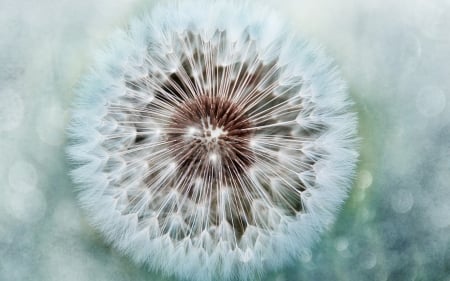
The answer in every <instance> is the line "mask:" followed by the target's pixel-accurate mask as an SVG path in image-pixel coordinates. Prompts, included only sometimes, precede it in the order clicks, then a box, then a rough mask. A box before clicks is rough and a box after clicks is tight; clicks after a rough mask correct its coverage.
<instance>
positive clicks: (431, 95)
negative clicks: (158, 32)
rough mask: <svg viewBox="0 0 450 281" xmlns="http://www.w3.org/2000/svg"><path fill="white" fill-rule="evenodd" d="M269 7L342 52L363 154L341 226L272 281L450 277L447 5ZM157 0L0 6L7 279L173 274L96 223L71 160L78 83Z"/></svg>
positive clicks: (355, 0) (331, 50)
mask: <svg viewBox="0 0 450 281" xmlns="http://www.w3.org/2000/svg"><path fill="white" fill-rule="evenodd" d="M269 2H272V4H271V5H273V6H274V8H275V9H278V10H279V13H280V14H281V15H283V16H285V17H286V18H288V19H289V20H290V21H291V22H292V23H293V25H294V26H295V28H296V29H297V30H298V31H299V32H301V33H302V34H303V35H304V36H305V37H307V38H309V39H311V40H312V41H313V42H315V43H320V44H321V45H322V46H324V48H325V49H326V51H327V53H328V54H329V55H330V56H331V57H334V58H335V59H336V64H337V65H338V66H339V67H340V69H341V71H342V75H343V77H344V78H345V80H347V82H348V86H349V91H350V93H351V96H352V97H353V99H354V101H355V107H354V109H355V111H357V112H358V115H359V119H360V123H359V135H360V137H361V157H360V161H359V167H358V171H357V178H356V179H355V184H354V187H353V189H352V192H351V194H350V198H349V200H348V201H347V203H346V204H345V205H344V207H343V209H342V211H341V213H340V216H339V218H338V220H337V222H336V224H335V225H334V227H333V228H332V229H331V230H330V231H329V232H327V233H325V234H324V235H323V237H322V239H321V240H320V241H318V242H317V243H316V245H315V247H314V248H313V249H311V251H308V252H305V253H304V255H303V256H302V258H301V259H300V260H299V261H298V262H296V266H294V267H291V268H286V269H285V270H283V271H280V272H274V273H271V274H268V275H267V276H263V278H262V279H263V280H276V281H291V280H350V281H353V280H358V281H359V280H380V281H385V280H392V281H397V280H442V281H450V234H449V233H450V141H449V140H450V105H449V104H448V103H449V102H450V101H449V100H450V63H449V62H450V36H449V35H450V1H448V0H436V1H429V0H410V1H409V0H394V1H387V0H385V1H376V0H364V1H359V0H342V1H339V2H337V1H325V0H318V1H317V0H302V1H294V0H289V1H287V0H284V1H278V2H276V1H275V0H273V1H269ZM152 5H153V3H149V1H140V0H118V1H106V0H99V1H95V2H94V1H85V0H80V1H52V0H42V1H33V2H32V1H8V0H0V38H1V39H0V280H5V281H10V280H14V281H15V280H33V281H40V280H45V281H47V280H58V281H60V280H64V281H72V280H73V281H75V280H77V281H79V280H81V281H84V280H96V281H103V280H105V281H106V280H108V281H109V280H134V281H139V280H170V279H166V278H164V277H162V276H161V275H158V274H157V273H151V272H148V271H147V270H146V269H145V268H143V267H139V266H136V265H134V264H133V263H132V262H131V261H130V260H129V259H128V258H127V257H124V256H122V255H120V254H119V253H118V252H117V251H116V250H114V249H111V248H110V247H109V246H108V245H106V244H105V243H104V241H103V239H102V237H101V236H100V234H99V233H97V232H96V231H95V230H94V229H93V228H92V227H91V226H90V225H89V224H88V223H87V221H86V219H85V218H84V216H83V214H82V212H81V211H80V209H79V208H78V206H77V203H76V195H75V193H74V189H73V185H72V183H71V181H70V179H69V177H68V175H67V173H68V165H67V162H66V159H65V155H64V146H65V141H66V139H65V134H64V130H65V126H66V123H67V120H68V117H69V113H70V112H69V107H70V104H71V101H72V98H73V95H74V88H75V87H76V85H77V81H78V79H79V78H80V76H81V75H82V74H83V73H84V72H85V71H86V70H87V69H88V68H89V65H90V63H91V61H92V58H93V56H94V55H95V51H96V50H97V49H99V48H101V47H102V46H104V44H105V42H106V40H107V39H108V37H109V35H110V34H111V33H113V32H114V30H115V29H116V28H120V27H124V26H125V24H126V23H127V22H128V20H129V19H130V18H131V17H133V16H136V15H140V14H142V13H144V11H145V10H150V9H151V6H152Z"/></svg>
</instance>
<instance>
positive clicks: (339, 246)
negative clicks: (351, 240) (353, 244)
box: [334, 237, 348, 252]
mask: <svg viewBox="0 0 450 281" xmlns="http://www.w3.org/2000/svg"><path fill="white" fill-rule="evenodd" d="M334 247H335V248H336V250H338V251H339V252H342V251H345V250H347V249H348V239H347V238H345V237H340V238H337V239H336V242H335V244H334Z"/></svg>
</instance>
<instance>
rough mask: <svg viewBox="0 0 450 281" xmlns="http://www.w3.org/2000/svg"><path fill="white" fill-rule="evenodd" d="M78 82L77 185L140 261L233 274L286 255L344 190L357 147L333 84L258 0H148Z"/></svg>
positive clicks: (339, 88) (302, 247)
mask: <svg viewBox="0 0 450 281" xmlns="http://www.w3.org/2000/svg"><path fill="white" fill-rule="evenodd" d="M81 84H82V85H81V87H80V89H79V91H78V98H77V100H76V102H75V106H74V110H73V115H72V121H71V124H70V128H69V135H70V144H69V147H68V154H69V157H70V159H71V160H72V161H73V162H74V163H75V167H74V169H73V170H72V177H73V180H74V182H76V183H77V186H78V187H79V200H80V202H81V205H82V206H83V207H84V209H85V210H86V212H87V214H88V216H89V218H90V219H91V221H92V223H93V224H94V225H95V226H96V227H97V228H98V229H99V230H100V231H101V232H102V233H103V234H104V236H105V237H106V239H107V240H108V241H109V242H110V243H112V244H113V245H114V246H115V247H116V248H117V249H119V250H120V251H122V252H124V253H126V254H128V255H129V256H131V257H132V258H133V259H134V260H135V261H137V262H138V263H144V264H146V265H148V266H149V267H150V268H151V269H152V270H158V271H162V272H163V273H165V274H168V275H175V276H178V277H180V278H186V279H192V280H218V279H222V280H230V279H239V280H243V279H248V278H251V277H254V276H255V275H260V274H262V273H263V272H265V271H267V270H274V269H276V268H279V267H282V266H285V265H287V264H289V263H292V262H294V261H295V260H296V258H297V257H299V256H300V255H301V254H302V253H304V252H305V251H308V249H309V248H310V246H311V244H312V243H313V242H314V241H315V240H317V238H318V237H319V235H320V233H321V232H323V231H324V230H325V229H326V228H327V227H328V226H329V225H330V224H331V223H332V222H333V220H334V218H335V216H336V212H337V209H338V208H339V206H340V205H341V204H342V202H343V200H344V199H345V198H346V195H347V192H348V189H349V188H350V184H351V178H352V175H353V170H354V167H355V162H356V158H357V153H356V151H355V134H356V133H355V132H356V118H355V115H354V114H353V113H352V112H351V111H350V108H349V107H350V106H351V102H350V101H349V99H348V96H347V93H346V88H345V84H344V83H343V81H342V80H341V79H340V78H339V76H338V74H337V73H336V70H335V68H334V66H333V64H332V62H331V60H330V59H327V58H326V57H325V56H324V55H323V54H322V52H321V51H320V50H318V49H317V48H315V47H313V46H311V45H310V44H308V43H307V42H305V41H304V40H302V39H301V38H299V36H298V35H295V34H293V33H292V32H291V31H290V30H289V26H288V25H287V24H285V23H284V22H283V21H281V20H280V19H279V18H278V17H277V16H276V15H274V14H273V13H272V12H270V11H269V10H268V9H266V8H261V7H255V6H253V4H250V3H248V2H243V3H237V2H232V3H226V2H225V1H213V2H206V1H197V2H191V1H186V2H177V3H175V4H166V5H161V6H158V7H156V8H155V9H154V10H153V12H152V14H151V15H149V16H148V17H144V18H142V19H138V20H135V21H133V22H132V23H131V24H130V25H129V27H128V29H127V30H126V31H120V32H118V33H117V34H116V36H115V37H114V38H113V39H112V40H111V43H110V45H109V47H108V49H106V50H104V51H103V52H102V53H100V54H99V55H98V58H97V61H96V64H95V65H94V67H93V69H92V71H91V72H90V73H89V74H88V75H87V76H86V77H85V79H84V80H83V81H82V83H81Z"/></svg>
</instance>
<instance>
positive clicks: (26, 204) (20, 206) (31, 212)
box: [4, 188, 47, 223]
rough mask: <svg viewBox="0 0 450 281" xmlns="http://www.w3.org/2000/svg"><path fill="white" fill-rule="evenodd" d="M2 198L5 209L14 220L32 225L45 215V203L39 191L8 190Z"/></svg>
mask: <svg viewBox="0 0 450 281" xmlns="http://www.w3.org/2000/svg"><path fill="white" fill-rule="evenodd" d="M4 196H5V201H4V204H5V209H6V211H7V212H8V213H9V214H10V215H11V216H12V217H14V218H15V219H18V220H20V221H22V222H25V223H32V222H37V221H39V220H40V219H41V218H42V217H43V216H44V215H45V211H46V207H47V202H46V199H45V197H44V194H43V193H42V192H41V191H40V190H39V189H36V188H30V189H28V190H14V189H9V190H7V191H6V192H5V194H4Z"/></svg>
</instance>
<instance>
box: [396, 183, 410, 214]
mask: <svg viewBox="0 0 450 281" xmlns="http://www.w3.org/2000/svg"><path fill="white" fill-rule="evenodd" d="M413 204H414V197H413V196H412V194H411V192H409V191H408V190H404V189H399V190H396V191H394V192H393V194H392V197H391V206H392V209H393V210H394V211H395V212H397V213H400V214H404V213H407V212H409V211H410V210H411V208H412V206H413Z"/></svg>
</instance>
